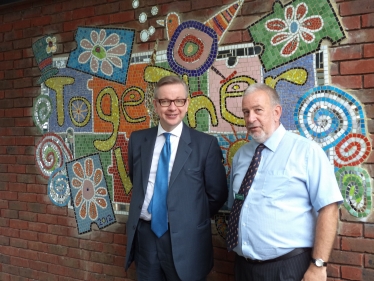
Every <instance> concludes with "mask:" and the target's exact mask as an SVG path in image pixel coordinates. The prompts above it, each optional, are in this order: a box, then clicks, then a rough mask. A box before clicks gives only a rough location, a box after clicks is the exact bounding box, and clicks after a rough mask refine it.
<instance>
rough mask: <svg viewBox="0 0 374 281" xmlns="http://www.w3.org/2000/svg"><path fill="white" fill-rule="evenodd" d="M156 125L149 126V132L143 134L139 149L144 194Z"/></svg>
mask: <svg viewBox="0 0 374 281" xmlns="http://www.w3.org/2000/svg"><path fill="white" fill-rule="evenodd" d="M157 130H158V127H157V126H155V127H153V128H151V131H150V133H149V134H148V135H147V136H145V138H144V140H143V143H142V145H141V146H140V147H141V150H140V154H141V161H142V162H141V163H142V175H143V190H144V194H145V193H146V191H147V185H148V178H149V173H150V171H151V164H152V157H153V150H154V148H155V143H156V138H157Z"/></svg>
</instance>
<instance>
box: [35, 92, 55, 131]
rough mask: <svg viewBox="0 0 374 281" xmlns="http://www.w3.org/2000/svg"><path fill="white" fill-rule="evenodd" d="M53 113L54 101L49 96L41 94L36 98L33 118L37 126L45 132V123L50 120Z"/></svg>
mask: <svg viewBox="0 0 374 281" xmlns="http://www.w3.org/2000/svg"><path fill="white" fill-rule="evenodd" d="M51 113H52V102H51V99H50V97H49V96H46V95H40V96H39V97H37V98H36V101H35V104H34V108H33V115H32V118H33V120H34V123H35V126H36V127H37V128H38V129H39V131H40V132H41V133H43V125H44V124H45V123H46V122H48V119H49V117H50V116H51Z"/></svg>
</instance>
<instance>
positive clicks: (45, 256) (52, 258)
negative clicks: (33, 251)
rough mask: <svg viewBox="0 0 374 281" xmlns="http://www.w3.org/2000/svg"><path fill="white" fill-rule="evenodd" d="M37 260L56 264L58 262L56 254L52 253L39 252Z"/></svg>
mask: <svg viewBox="0 0 374 281" xmlns="http://www.w3.org/2000/svg"><path fill="white" fill-rule="evenodd" d="M38 256H39V260H40V261H43V262H47V263H51V264H57V263H58V256H56V255H52V254H49V253H39V254H38Z"/></svg>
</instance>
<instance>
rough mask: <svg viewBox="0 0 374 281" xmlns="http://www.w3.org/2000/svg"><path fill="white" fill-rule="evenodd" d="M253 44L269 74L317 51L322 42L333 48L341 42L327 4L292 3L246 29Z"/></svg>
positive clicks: (337, 24)
mask: <svg viewBox="0 0 374 281" xmlns="http://www.w3.org/2000/svg"><path fill="white" fill-rule="evenodd" d="M248 31H249V34H250V36H251V37H252V38H253V40H254V42H255V43H256V44H260V45H262V46H263V48H264V51H263V53H262V54H261V56H260V57H261V62H262V64H263V66H264V69H265V70H267V71H269V70H271V69H273V68H275V67H278V66H280V65H283V64H286V63H288V62H291V61H293V60H294V59H296V58H299V57H301V56H304V55H306V54H309V53H311V52H314V51H316V50H318V49H319V44H320V42H321V40H322V39H326V38H328V39H329V40H330V41H331V42H332V43H333V44H335V43H337V42H339V41H340V40H342V39H344V38H345V35H344V33H343V31H342V27H341V25H340V22H339V20H338V18H337V16H336V14H335V11H334V9H333V8H332V6H331V3H330V1H329V0H320V1H314V0H295V1H292V2H290V3H288V4H287V5H285V6H283V5H282V4H281V2H278V1H277V2H275V3H274V5H273V12H272V13H271V14H269V15H267V16H265V17H263V18H262V19H260V20H258V21H257V22H255V23H253V24H251V25H250V26H249V27H248Z"/></svg>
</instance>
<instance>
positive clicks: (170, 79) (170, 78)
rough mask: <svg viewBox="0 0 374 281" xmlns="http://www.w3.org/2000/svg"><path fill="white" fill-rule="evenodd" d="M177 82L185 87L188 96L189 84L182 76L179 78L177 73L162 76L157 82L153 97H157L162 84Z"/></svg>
mask: <svg viewBox="0 0 374 281" xmlns="http://www.w3.org/2000/svg"><path fill="white" fill-rule="evenodd" d="M175 84H181V85H183V87H184V89H185V92H186V98H187V97H188V93H189V89H188V86H187V84H186V83H185V82H184V81H183V80H182V79H181V78H179V77H178V76H175V75H169V76H165V77H162V78H161V79H160V80H159V81H158V82H157V84H156V86H155V90H154V94H153V97H154V98H155V99H157V96H158V91H159V90H160V88H161V87H162V86H165V85H175Z"/></svg>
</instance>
